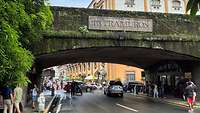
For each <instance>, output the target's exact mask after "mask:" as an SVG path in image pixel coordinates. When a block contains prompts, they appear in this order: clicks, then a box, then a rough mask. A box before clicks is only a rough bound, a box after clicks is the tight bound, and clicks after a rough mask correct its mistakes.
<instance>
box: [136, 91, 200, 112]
mask: <svg viewBox="0 0 200 113" xmlns="http://www.w3.org/2000/svg"><path fill="white" fill-rule="evenodd" d="M137 96H143V97H146V98H150V99H152V100H155V101H159V102H162V103H167V104H170V105H175V106H180V107H188V104H187V102H186V100H183V99H179V98H173V97H164V98H153V97H150V96H147V95H146V94H139V95H137ZM194 108H195V109H199V108H200V102H199V101H198V102H196V103H195V105H194Z"/></svg>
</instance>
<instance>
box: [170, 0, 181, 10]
mask: <svg viewBox="0 0 200 113" xmlns="http://www.w3.org/2000/svg"><path fill="white" fill-rule="evenodd" d="M172 4H173V5H172V8H173V9H174V10H180V9H181V1H179V0H173V1H172Z"/></svg>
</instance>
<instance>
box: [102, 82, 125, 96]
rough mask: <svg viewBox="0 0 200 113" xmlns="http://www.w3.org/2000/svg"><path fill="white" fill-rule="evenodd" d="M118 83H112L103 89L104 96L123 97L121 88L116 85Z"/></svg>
mask: <svg viewBox="0 0 200 113" xmlns="http://www.w3.org/2000/svg"><path fill="white" fill-rule="evenodd" d="M116 83H119V82H113V81H112V84H109V85H108V86H107V87H106V88H105V89H104V94H105V95H107V96H114V95H117V96H120V97H123V86H122V85H120V84H116Z"/></svg>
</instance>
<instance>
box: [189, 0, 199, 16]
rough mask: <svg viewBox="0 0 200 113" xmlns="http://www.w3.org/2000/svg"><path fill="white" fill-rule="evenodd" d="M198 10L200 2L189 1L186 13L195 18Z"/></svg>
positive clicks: (195, 0) (196, 0)
mask: <svg viewBox="0 0 200 113" xmlns="http://www.w3.org/2000/svg"><path fill="white" fill-rule="evenodd" d="M199 8H200V0H189V1H188V4H187V8H186V11H187V12H188V11H190V15H191V16H195V15H196V13H197V11H198V10H199Z"/></svg>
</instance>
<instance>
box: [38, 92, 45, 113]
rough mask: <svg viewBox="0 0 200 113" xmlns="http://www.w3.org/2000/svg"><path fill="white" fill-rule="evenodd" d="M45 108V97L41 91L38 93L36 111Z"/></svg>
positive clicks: (40, 111)
mask: <svg viewBox="0 0 200 113" xmlns="http://www.w3.org/2000/svg"><path fill="white" fill-rule="evenodd" d="M44 109H45V97H44V94H43V93H40V96H39V97H38V112H39V113H42V112H43V111H44Z"/></svg>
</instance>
